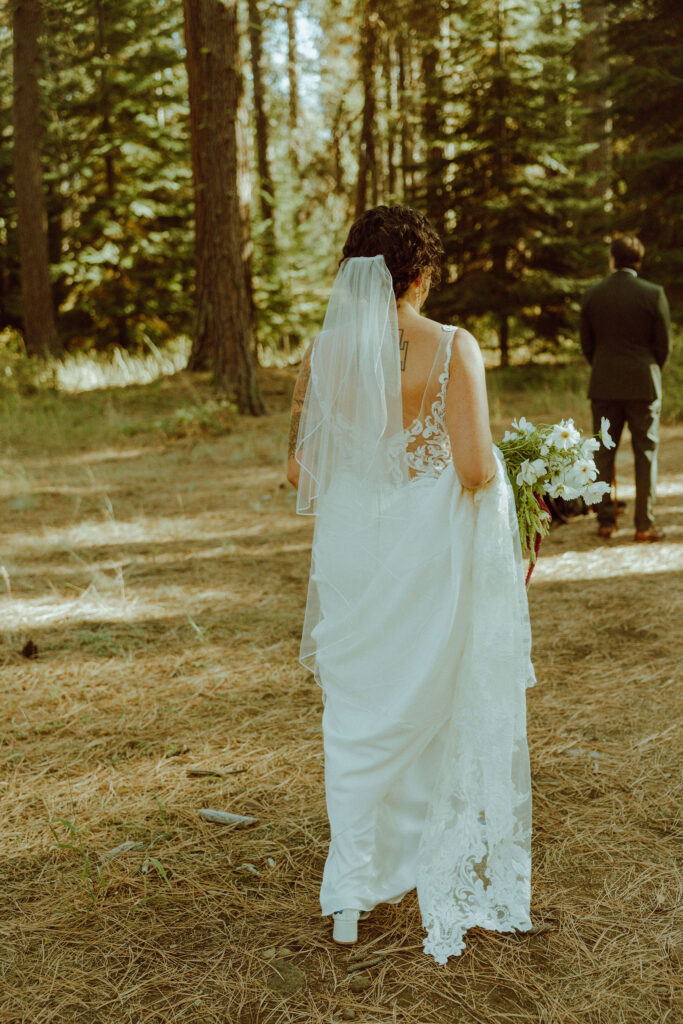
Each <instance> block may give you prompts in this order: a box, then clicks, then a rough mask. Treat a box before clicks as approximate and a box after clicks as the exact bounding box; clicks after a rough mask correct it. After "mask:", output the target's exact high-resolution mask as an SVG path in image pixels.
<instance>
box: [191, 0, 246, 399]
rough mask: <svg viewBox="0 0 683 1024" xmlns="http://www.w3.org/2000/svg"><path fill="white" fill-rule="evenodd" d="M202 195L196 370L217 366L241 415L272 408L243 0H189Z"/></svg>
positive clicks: (195, 157)
mask: <svg viewBox="0 0 683 1024" xmlns="http://www.w3.org/2000/svg"><path fill="white" fill-rule="evenodd" d="M184 13H185V45H186V64H187V75H188V86H189V93H190V133H191V148H192V167H193V175H194V192H195V264H196V296H195V305H196V309H195V327H194V337H193V344H192V353H191V356H190V363H189V367H190V369H198V368H204V367H205V366H206V365H207V364H208V365H210V366H211V367H212V368H213V375H214V381H215V383H216V386H217V387H218V388H219V389H220V390H221V391H222V392H224V393H225V394H226V395H228V396H229V397H230V398H231V399H232V400H233V401H234V402H235V404H236V405H237V408H238V409H239V411H240V412H243V413H252V414H254V415H258V414H260V413H262V412H263V411H264V407H263V400H262V398H261V394H260V390H259V387H258V383H257V380H256V373H255V362H254V355H253V352H254V339H253V323H252V315H251V305H250V302H249V294H248V289H247V283H246V273H245V261H246V260H247V259H248V253H246V252H245V244H246V241H245V240H246V238H247V235H246V232H245V229H244V224H243V223H242V217H241V215H240V195H239V184H240V182H239V174H238V169H239V166H240V161H239V159H238V111H239V109H240V106H241V104H242V101H243V88H242V75H241V72H240V67H239V38H238V30H237V9H236V0H184Z"/></svg>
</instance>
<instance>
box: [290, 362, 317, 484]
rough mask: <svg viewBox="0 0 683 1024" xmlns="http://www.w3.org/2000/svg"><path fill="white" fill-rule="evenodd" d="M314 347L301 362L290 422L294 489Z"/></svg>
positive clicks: (299, 468)
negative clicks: (297, 451) (297, 455)
mask: <svg viewBox="0 0 683 1024" xmlns="http://www.w3.org/2000/svg"><path fill="white" fill-rule="evenodd" d="M312 350H313V346H312V345H309V346H308V348H307V349H306V353H305V355H304V357H303V359H302V360H301V369H300V370H299V376H298V377H297V379H296V384H295V385H294V394H293V396H292V418H291V420H290V422H289V444H288V447H287V479H288V480H289V482H290V484H291V485H292V487H297V488H298V486H299V473H300V471H301V466H300V465H299V463H298V462H297V461H296V442H297V438H298V436H299V420H300V419H301V410H302V409H303V407H304V399H305V397H306V388H307V387H308V379H309V377H310V376H311V352H312Z"/></svg>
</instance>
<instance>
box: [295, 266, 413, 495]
mask: <svg viewBox="0 0 683 1024" xmlns="http://www.w3.org/2000/svg"><path fill="white" fill-rule="evenodd" d="M402 427H403V423H402V405H401V367H400V361H399V346H398V322H397V312H396V301H395V299H394V291H393V285H392V279H391V274H390V273H389V270H388V268H387V265H386V263H385V262H384V257H383V256H372V257H362V256H357V257H353V258H352V259H347V260H344V262H343V263H342V265H341V267H340V269H339V272H338V274H337V277H336V280H335V282H334V286H333V288H332V294H331V295H330V300H329V303H328V306H327V312H326V313H325V321H324V323H323V329H322V331H321V332H320V334H319V335H318V337H317V338H316V340H315V342H314V346H313V352H312V356H311V375H310V380H309V385H308V390H307V392H306V398H305V401H304V406H303V410H302V414H301V420H300V426H299V437H298V443H297V449H296V457H297V461H298V462H299V463H300V465H301V476H300V482H299V492H298V499H297V512H299V513H300V514H302V515H317V514H319V512H320V509H321V507H322V506H323V505H324V502H325V500H326V499H328V498H329V497H330V487H331V484H332V482H333V481H334V480H335V479H338V474H339V473H340V472H343V473H344V475H345V477H346V483H347V485H350V484H351V483H353V486H354V488H356V490H355V492H354V493H355V495H356V498H357V500H358V502H359V504H361V505H365V507H366V508H367V503H368V502H370V501H372V500H376V499H377V498H378V497H379V496H380V495H381V494H382V493H383V492H386V491H387V489H389V488H390V487H391V486H392V485H393V484H395V483H396V479H395V470H396V467H395V464H394V465H393V467H392V459H391V456H390V453H391V452H392V450H394V449H395V443H396V439H397V437H398V435H399V434H400V433H401V431H402Z"/></svg>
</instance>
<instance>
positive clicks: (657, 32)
mask: <svg viewBox="0 0 683 1024" xmlns="http://www.w3.org/2000/svg"><path fill="white" fill-rule="evenodd" d="M611 9H612V18H613V20H612V28H611V34H610V43H611V55H612V68H613V72H612V84H611V90H612V97H613V117H614V131H615V138H616V146H615V183H614V191H615V224H616V226H618V227H620V228H621V229H622V230H624V231H634V230H637V231H638V233H639V235H640V238H641V239H642V241H643V242H644V243H645V246H646V249H647V252H646V256H645V265H644V273H645V274H646V275H647V274H651V275H652V277H653V278H654V279H655V280H656V281H657V282H658V283H659V284H663V285H664V286H665V288H666V290H667V293H668V294H669V298H670V299H671V300H673V305H674V307H675V308H676V309H678V310H680V309H681V307H683V141H682V140H683V46H682V45H681V40H682V39H683V4H681V3H680V2H679V0H628V2H626V3H624V2H622V0H620V2H618V3H615V2H614V0H613V2H612V8H611Z"/></svg>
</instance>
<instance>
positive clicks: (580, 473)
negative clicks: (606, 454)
mask: <svg viewBox="0 0 683 1024" xmlns="http://www.w3.org/2000/svg"><path fill="white" fill-rule="evenodd" d="M597 475H598V470H597V468H596V465H595V463H594V462H593V460H592V459H578V460H577V461H576V462H574V463H573V464H572V465H571V466H570V467H569V468H568V469H567V472H566V474H565V480H566V482H567V483H568V484H569V486H570V487H578V488H579V489H580V490H582V489H583V488H584V487H587V486H588V484H591V483H593V481H594V480H595V478H596V477H597Z"/></svg>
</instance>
